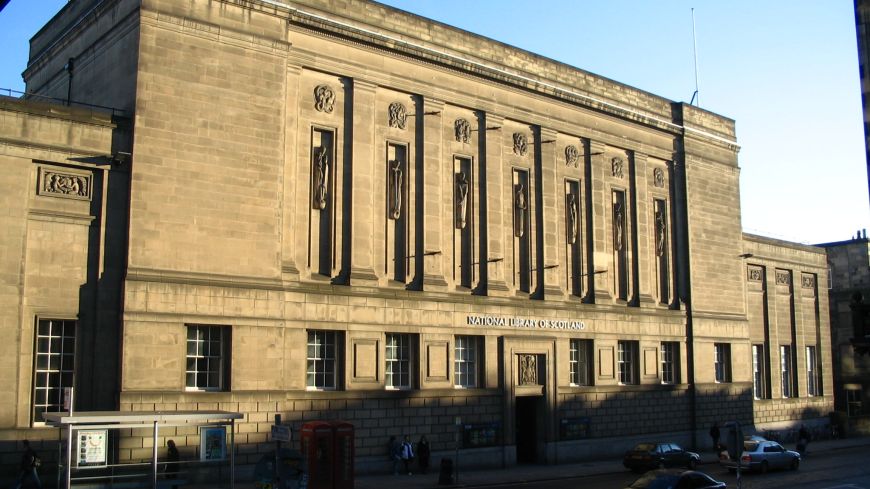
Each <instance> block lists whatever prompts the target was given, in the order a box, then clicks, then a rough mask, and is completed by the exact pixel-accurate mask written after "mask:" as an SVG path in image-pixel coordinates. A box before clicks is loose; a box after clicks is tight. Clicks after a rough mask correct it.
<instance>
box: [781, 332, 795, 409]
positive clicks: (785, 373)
mask: <svg viewBox="0 0 870 489" xmlns="http://www.w3.org/2000/svg"><path fill="white" fill-rule="evenodd" d="M779 365H780V367H779V371H780V376H781V378H782V397H792V396H793V394H792V389H791V386H792V385H793V381H792V368H791V346H790V345H780V347H779Z"/></svg>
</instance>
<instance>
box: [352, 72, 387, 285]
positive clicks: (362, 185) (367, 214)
mask: <svg viewBox="0 0 870 489" xmlns="http://www.w3.org/2000/svg"><path fill="white" fill-rule="evenodd" d="M352 87H353V88H352V93H353V114H352V120H353V139H352V140H351V148H345V151H350V152H351V155H352V156H351V158H352V160H351V161H352V164H351V168H350V171H351V173H352V176H351V185H352V188H351V202H350V205H351V206H352V214H351V215H352V222H350V223H348V224H349V226H350V228H351V245H350V253H351V257H350V263H351V266H350V280H351V283H352V284H353V285H377V283H378V275H377V274H376V272H375V270H374V250H375V243H374V223H375V214H374V213H375V205H374V201H375V198H374V197H375V194H374V188H375V187H374V179H375V178H376V175H379V174H380V173H379V168H378V167H376V166H375V140H374V139H375V109H376V103H375V89H376V86H375V85H374V84H372V83H368V82H365V81H361V80H353V82H352ZM348 129H350V128H348Z"/></svg>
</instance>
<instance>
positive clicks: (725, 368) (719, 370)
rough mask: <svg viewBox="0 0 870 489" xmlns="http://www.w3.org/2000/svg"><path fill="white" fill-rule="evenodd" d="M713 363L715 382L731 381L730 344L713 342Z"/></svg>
mask: <svg viewBox="0 0 870 489" xmlns="http://www.w3.org/2000/svg"><path fill="white" fill-rule="evenodd" d="M713 365H714V367H715V371H716V382H719V383H724V382H731V345H729V344H728V343H714V344H713Z"/></svg>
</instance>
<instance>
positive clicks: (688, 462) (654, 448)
mask: <svg viewBox="0 0 870 489" xmlns="http://www.w3.org/2000/svg"><path fill="white" fill-rule="evenodd" d="M700 461H701V456H700V455H698V454H697V453H695V452H689V451H686V450H683V449H682V448H680V446H679V445H677V444H676V443H656V442H643V443H638V444H637V445H635V446H634V448H632V449H631V450H629V451H627V452H625V457H623V459H622V465H624V466H626V468H629V469H631V470H633V471H635V472H643V471H645V470H650V469H663V468H665V467H688V468H689V469H694V468H695V467H696V466H697V465H698V462H700Z"/></svg>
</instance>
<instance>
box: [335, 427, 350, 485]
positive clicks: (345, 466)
mask: <svg viewBox="0 0 870 489" xmlns="http://www.w3.org/2000/svg"><path fill="white" fill-rule="evenodd" d="M332 429H333V432H332V435H333V440H334V443H335V445H334V446H335V457H334V459H333V460H334V462H335V465H334V467H335V473H334V474H333V481H334V485H333V486H332V487H333V489H353V481H354V479H353V466H354V429H353V425H352V424H350V423H346V422H344V421H333V422H332Z"/></svg>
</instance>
